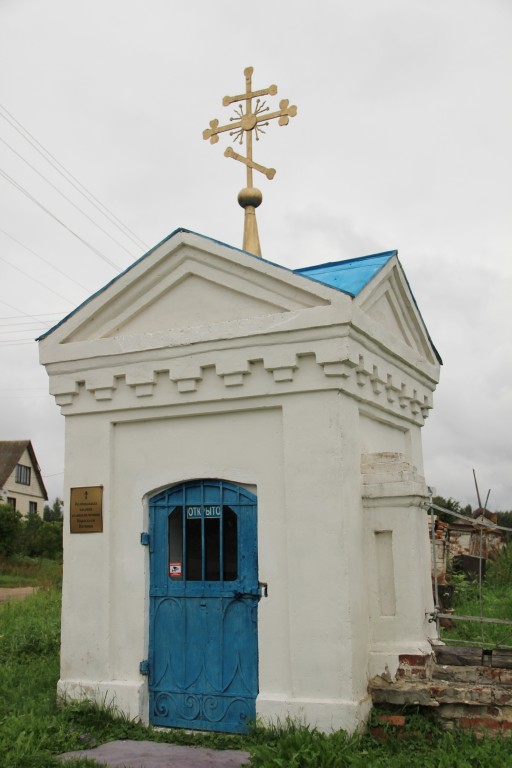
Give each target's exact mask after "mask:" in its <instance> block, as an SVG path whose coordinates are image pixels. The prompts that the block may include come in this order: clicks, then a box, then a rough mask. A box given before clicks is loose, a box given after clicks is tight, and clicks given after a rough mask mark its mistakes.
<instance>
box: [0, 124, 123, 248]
mask: <svg viewBox="0 0 512 768" xmlns="http://www.w3.org/2000/svg"><path fill="white" fill-rule="evenodd" d="M0 141H1V142H2V144H5V146H6V147H9V149H10V150H11V152H14V154H15V155H16V156H17V157H19V158H20V160H23V162H24V163H26V165H28V166H29V168H32V170H33V171H34V172H35V173H37V175H38V176H40V177H41V178H42V179H44V181H46V183H47V184H49V185H50V187H52V189H54V190H55V191H56V192H58V193H59V195H61V196H62V197H63V198H64V199H65V200H67V201H68V203H70V205H72V206H73V208H76V210H77V211H79V212H80V213H81V214H82V215H83V216H85V218H86V219H87V220H88V221H90V222H91V223H92V224H94V226H95V227H97V228H98V229H100V230H101V231H102V232H103V233H104V234H105V235H106V236H107V237H109V238H110V239H111V240H112V242H114V243H116V245H118V246H119V247H120V248H122V249H123V251H125V252H126V253H127V254H128V255H129V256H131V257H132V258H135V256H136V254H134V253H132V252H131V251H129V250H128V248H126V247H125V246H124V245H123V244H122V243H120V242H119V240H116V238H115V237H114V236H113V235H111V234H110V232H107V230H106V229H105V228H104V227H102V226H101V224H98V223H97V222H96V221H94V219H93V218H91V216H89V214H87V213H86V212H85V211H84V210H83V208H80V206H79V205H77V204H76V203H74V202H73V200H71V198H70V197H68V196H67V195H66V194H64V192H62V191H61V190H60V189H59V188H58V187H57V186H56V185H55V184H54V183H53V182H52V181H50V180H49V179H47V178H46V176H45V175H44V174H43V173H41V172H40V171H38V170H37V168H36V167H35V166H34V165H32V163H29V161H28V160H26V159H25V158H24V157H23V155H21V154H20V153H19V152H17V151H16V150H15V149H14V147H11V145H10V144H8V143H7V142H6V141H5V139H2V138H1V137H0Z"/></svg>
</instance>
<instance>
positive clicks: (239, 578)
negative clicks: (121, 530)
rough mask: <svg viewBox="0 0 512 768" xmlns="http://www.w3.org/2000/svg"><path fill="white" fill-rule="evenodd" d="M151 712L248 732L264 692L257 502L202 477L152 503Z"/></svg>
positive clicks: (183, 722)
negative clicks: (260, 693)
mask: <svg viewBox="0 0 512 768" xmlns="http://www.w3.org/2000/svg"><path fill="white" fill-rule="evenodd" d="M150 563H151V576H150V579H151V582H150V636H149V694H150V696H149V708H150V709H149V711H150V721H151V722H152V723H153V724H155V725H163V726H170V727H182V728H195V729H198V730H212V731H227V732H243V731H245V730H247V727H248V725H249V723H250V722H251V721H252V720H254V719H255V716H256V708H255V702H256V695H257V693H258V645H257V642H258V640H257V607H258V600H259V589H258V557H257V526H256V497H255V496H254V495H253V494H252V493H249V492H248V491H246V490H244V489H243V488H240V487H239V486H236V485H233V484H232V483H227V482H223V481H219V480H197V481H192V482H187V483H184V484H182V485H179V486H174V487H172V488H169V489H168V490H166V491H163V492H162V493H159V494H158V495H156V496H153V497H152V498H151V499H150Z"/></svg>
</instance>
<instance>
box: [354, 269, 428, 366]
mask: <svg viewBox="0 0 512 768" xmlns="http://www.w3.org/2000/svg"><path fill="white" fill-rule="evenodd" d="M357 302H358V304H359V306H360V308H361V309H362V310H363V312H364V313H365V314H366V315H367V316H368V317H369V318H371V320H373V321H374V323H376V324H377V325H378V326H379V328H380V329H381V330H382V331H383V332H384V333H385V334H386V335H388V336H391V337H393V338H394V339H396V340H397V341H398V342H399V343H401V344H405V345H406V346H407V347H408V348H409V349H410V350H411V351H413V352H415V353H416V354H418V355H420V356H421V357H424V358H426V359H427V360H428V362H430V363H435V362H436V358H437V359H439V357H438V354H437V352H436V350H435V347H434V346H433V344H432V341H431V339H430V337H429V335H428V331H427V329H426V327H425V324H424V322H423V318H422V317H421V314H420V312H419V310H418V307H417V305H416V302H415V300H414V296H413V295H412V292H411V289H410V287H409V284H408V282H407V280H406V278H405V275H404V273H403V270H402V267H401V265H400V262H399V261H398V259H397V258H396V257H395V258H394V259H392V260H391V262H390V263H389V264H388V265H387V267H385V268H384V269H383V270H382V271H381V272H380V273H379V275H378V276H377V277H376V278H374V279H373V280H372V281H371V282H370V283H369V284H368V285H367V286H366V288H365V289H364V291H362V292H361V294H360V295H359V296H358V297H357Z"/></svg>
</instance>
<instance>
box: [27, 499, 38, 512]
mask: <svg viewBox="0 0 512 768" xmlns="http://www.w3.org/2000/svg"><path fill="white" fill-rule="evenodd" d="M28 511H29V512H37V501H29V503H28Z"/></svg>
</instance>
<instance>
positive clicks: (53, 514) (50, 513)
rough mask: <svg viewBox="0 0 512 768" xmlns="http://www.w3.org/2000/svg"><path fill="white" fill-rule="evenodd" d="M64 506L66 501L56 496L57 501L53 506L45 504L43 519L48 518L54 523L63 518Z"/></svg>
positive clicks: (48, 521)
mask: <svg viewBox="0 0 512 768" xmlns="http://www.w3.org/2000/svg"><path fill="white" fill-rule="evenodd" d="M63 506H64V502H63V501H62V499H59V497H58V496H57V497H56V498H55V501H54V502H53V504H52V506H51V507H50V506H49V505H48V504H45V505H44V510H43V520H46V522H47V523H53V522H57V521H59V520H62V507H63Z"/></svg>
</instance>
